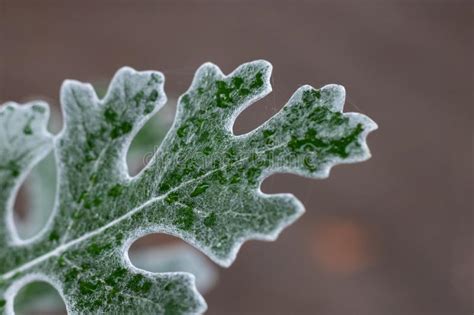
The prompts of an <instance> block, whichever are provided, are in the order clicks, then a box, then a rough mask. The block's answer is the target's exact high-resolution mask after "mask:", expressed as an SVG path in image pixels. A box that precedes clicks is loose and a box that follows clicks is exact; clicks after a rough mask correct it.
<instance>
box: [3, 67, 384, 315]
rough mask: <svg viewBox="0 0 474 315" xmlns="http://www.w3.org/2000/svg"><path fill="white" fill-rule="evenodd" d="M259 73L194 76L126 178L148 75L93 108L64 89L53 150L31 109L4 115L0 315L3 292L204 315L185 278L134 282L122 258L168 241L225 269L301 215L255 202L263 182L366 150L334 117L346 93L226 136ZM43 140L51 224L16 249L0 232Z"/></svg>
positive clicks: (284, 200)
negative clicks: (49, 160) (153, 146)
mask: <svg viewBox="0 0 474 315" xmlns="http://www.w3.org/2000/svg"><path fill="white" fill-rule="evenodd" d="M270 72H271V65H270V64H269V63H268V62H266V61H261V60H260V61H255V62H250V63H246V64H243V65H242V66H240V67H238V68H237V69H236V70H235V71H233V72H232V73H231V74H230V75H228V76H226V75H224V74H223V73H222V72H221V71H220V69H219V68H218V67H217V66H215V65H213V64H210V63H206V64H204V65H203V66H201V67H200V68H199V69H198V71H197V73H196V75H195V77H194V80H193V82H192V84H191V87H190V88H189V90H188V91H187V92H186V93H185V94H183V95H182V96H181V97H180V99H179V101H178V107H177V113H176V117H175V120H174V123H173V126H172V128H171V130H170V131H169V132H168V134H167V135H166V137H165V139H164V140H163V143H162V144H161V146H160V147H159V149H158V150H157V152H156V153H155V155H154V156H153V158H152V159H151V161H150V163H149V164H148V165H147V167H146V168H145V169H144V170H142V171H141V172H140V173H139V174H138V175H136V176H135V177H130V176H129V175H128V170H127V167H126V162H125V159H126V153H127V149H128V147H129V145H130V142H131V140H132V139H133V136H134V135H135V134H136V133H137V132H138V130H139V129H140V127H141V126H142V125H143V124H144V123H145V121H146V120H147V119H149V118H150V117H151V115H153V114H154V113H155V112H156V111H157V110H158V109H159V108H160V107H161V106H162V105H163V104H164V102H165V100H166V98H165V95H164V92H163V81H164V79H163V76H162V75H161V74H160V73H158V72H152V71H149V72H136V71H135V70H132V69H130V68H122V69H121V70H119V71H118V72H117V74H116V75H115V77H114V79H113V80H112V83H111V84H110V87H109V89H108V92H107V94H106V95H105V97H104V98H103V99H98V97H97V96H96V94H95V92H94V90H93V88H92V86H90V85H88V84H83V83H80V82H77V81H66V82H65V83H64V85H63V87H62V90H61V104H62V108H63V113H64V121H65V127H64V129H63V130H62V132H61V133H60V134H59V135H57V136H55V137H52V136H51V135H49V134H48V133H47V132H46V131H45V125H46V118H47V115H46V113H47V111H46V107H45V106H44V105H41V106H39V107H38V105H36V107H35V105H29V106H26V107H20V106H17V105H7V106H6V107H3V108H2V111H1V113H2V116H0V119H1V120H0V122H1V126H2V128H3V129H4V130H8V132H7V133H6V134H8V136H5V135H0V152H1V154H2V161H3V162H4V165H2V169H1V172H0V184H1V185H2V194H1V195H0V196H1V197H0V205H1V206H0V209H1V210H2V211H3V212H4V214H5V215H3V216H2V217H5V218H6V220H5V222H3V223H2V224H5V226H6V229H4V230H3V229H2V230H0V231H4V232H2V234H1V237H2V239H0V243H1V247H0V275H1V276H0V281H1V282H0V294H1V295H2V296H3V300H0V308H3V309H5V310H6V312H7V313H13V297H14V296H15V294H16V292H17V291H18V290H19V289H20V288H21V287H22V286H23V285H24V284H26V283H28V282H30V281H34V280H43V281H46V282H49V283H51V284H52V285H53V286H54V287H55V288H56V289H57V290H58V291H59V292H60V294H61V296H62V297H63V299H64V301H65V304H66V308H67V309H68V312H70V313H97V312H108V313H130V314H133V313H136V314H149V313H150V314H157V313H158V314H191V313H201V312H203V311H204V310H205V307H206V306H205V303H204V301H203V299H202V297H201V296H200V295H199V293H198V292H197V291H196V289H195V285H194V277H193V276H192V275H190V274H188V273H179V272H178V273H152V272H147V271H144V270H142V269H138V268H136V267H135V266H133V265H132V264H131V263H130V260H129V257H128V249H129V247H130V245H131V244H132V243H133V242H134V241H135V240H136V239H138V238H140V237H142V236H144V235H146V234H149V233H160V232H161V233H167V234H171V235H174V236H177V237H180V238H181V239H183V240H185V241H186V242H188V243H190V244H192V245H193V246H195V247H196V248H198V249H199V250H201V251H202V252H203V253H205V254H206V255H208V256H209V257H210V258H211V259H213V260H214V261H215V262H216V263H218V264H220V265H222V266H229V265H230V264H231V263H232V261H233V260H234V259H235V256H236V254H237V252H238V249H239V248H240V246H241V245H242V243H243V242H245V241H247V240H250V239H261V240H273V239H275V238H276V237H277V235H278V234H279V233H280V232H281V230H282V229H283V228H285V227H286V226H288V225H289V224H291V223H292V222H294V221H295V220H296V219H297V218H298V217H299V216H300V215H301V214H302V213H303V206H302V204H301V203H300V202H299V201H298V200H297V199H296V198H295V197H294V196H293V195H291V194H273V195H268V194H264V193H263V192H262V191H261V190H260V184H261V183H262V181H263V180H264V179H265V178H266V177H268V176H270V175H271V174H273V173H281V172H286V173H295V174H299V175H302V176H306V177H311V178H325V177H327V176H328V175H329V170H330V168H331V167H332V166H334V165H336V164H340V163H352V162H358V161H363V160H366V159H367V158H369V150H368V148H367V145H366V142H365V139H366V136H367V134H368V133H369V132H370V131H372V130H374V129H375V128H376V124H375V123H374V122H373V121H372V120H370V119H369V118H367V117H366V116H364V115H361V114H356V113H346V114H343V113H342V106H343V103H344V96H345V91H344V89H343V88H342V87H341V86H338V85H328V86H325V87H323V88H321V89H314V88H312V87H310V86H303V87H301V88H299V89H298V90H297V91H296V92H295V94H294V95H293V96H292V97H291V99H290V100H289V101H288V103H287V104H286V105H285V106H284V107H283V108H282V110H281V111H280V112H279V113H277V114H276V115H275V116H274V117H272V118H271V119H269V120H268V121H267V122H265V123H264V124H263V125H261V126H260V127H258V128H256V129H255V130H253V131H251V132H249V133H247V134H245V135H240V136H235V135H234V134H233V132H232V125H233V123H234V121H235V118H236V117H237V115H238V114H239V113H240V112H242V111H243V110H244V109H245V108H246V107H248V106H249V105H251V104H252V103H254V102H255V101H256V100H258V99H260V98H262V97H264V96H265V95H267V94H268V93H269V92H270V84H269V81H270ZM35 108H36V110H35ZM39 109H41V110H39ZM28 126H29V127H28ZM25 130H26V132H25ZM52 138H54V150H55V155H56V163H57V167H58V174H59V176H58V192H57V198H56V203H55V207H54V210H53V215H52V219H51V220H50V222H49V224H48V225H47V226H46V228H45V229H44V230H43V231H42V232H40V233H39V234H38V235H36V236H35V237H34V238H32V239H28V240H23V239H20V238H19V237H18V234H17V233H16V231H15V229H14V226H13V224H12V222H11V220H10V219H9V218H11V216H12V209H11V203H12V202H11V201H12V200H13V196H14V192H15V189H16V188H17V187H18V185H19V184H20V183H21V179H22V178H23V177H24V176H25V174H27V171H28V169H29V168H31V166H32V165H34V164H35V163H36V162H37V161H38V160H39V159H40V158H41V157H42V156H44V154H46V153H47V152H48V149H49V147H50V146H51V139H52Z"/></svg>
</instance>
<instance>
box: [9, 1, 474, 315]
mask: <svg viewBox="0 0 474 315" xmlns="http://www.w3.org/2000/svg"><path fill="white" fill-rule="evenodd" d="M473 12H474V9H473V2H471V1H456V0H445V1H436V0H433V1H428V0H419V1H415V0H413V1H409V0H406V1H401V0H400V1H382V0H360V1H355V0H354V1H350V0H345V1H344V0H335V1H322V0H321V1H296V0H294V1H290V0H288V1H263V0H258V1H225V0H224V1H209V0H207V1H206V0H203V1H111V0H108V1H84V0H83V1H60V0H57V1H56V0H43V1H23V0H20V1H18V0H0V36H1V37H0V102H4V101H7V100H15V101H19V102H22V101H26V100H28V99H30V98H42V99H46V100H48V101H49V102H50V103H51V105H52V106H59V105H58V101H57V100H58V91H59V86H60V84H61V82H62V80H64V79H65V78H74V79H78V80H82V81H91V82H96V81H98V80H102V81H103V80H108V79H110V78H111V76H112V75H113V73H114V72H115V71H116V70H117V69H118V68H119V67H121V66H123V65H129V66H132V67H135V68H137V69H143V70H144V69H153V70H160V71H162V72H163V73H164V74H165V76H166V79H167V83H166V91H167V94H168V95H169V96H171V97H173V96H177V95H179V94H180V93H182V92H183V91H184V90H186V89H187V87H188V86H189V84H190V82H191V79H192V76H193V73H194V70H195V69H196V68H197V67H198V66H199V65H200V64H202V63H203V62H205V61H212V62H214V63H216V64H218V65H219V66H221V68H222V69H223V70H224V72H226V73H228V72H230V71H231V70H233V69H234V68H235V67H237V66H238V65H239V64H241V63H243V62H246V61H250V60H253V59H258V58H263V59H267V60H269V61H270V62H272V63H273V65H274V74H273V90H274V92H273V93H272V94H270V95H269V96H268V97H267V98H266V99H265V100H263V101H261V102H259V103H257V104H255V105H254V106H253V107H251V108H250V109H248V110H246V111H245V112H244V113H243V114H242V115H241V116H240V117H239V119H238V121H237V125H236V130H237V132H238V133H243V132H245V131H248V130H251V129H252V128H254V127H255V126H256V125H257V124H258V123H260V122H262V121H264V120H265V119H267V118H268V117H270V116H271V115H272V114H273V113H275V112H276V111H278V110H279V108H280V107H281V106H282V105H283V104H284V103H285V102H286V100H287V99H288V98H289V97H290V95H291V94H292V92H293V91H295V90H296V89H297V88H298V86H300V85H302V84H305V83H308V84H311V85H313V86H316V87H319V86H321V85H324V84H327V83H340V84H343V85H344V86H345V87H346V89H347V92H348V99H347V102H346V111H359V112H362V113H364V114H367V115H369V116H370V117H371V118H373V119H374V120H375V121H376V122H377V123H378V124H379V126H380V129H379V130H378V131H376V132H375V133H373V134H372V135H371V136H370V137H369V146H370V147H371V149H372V154H373V158H372V159H371V160H369V161H368V162H365V163H361V164H356V165H346V166H339V167H336V168H335V169H334V170H333V171H332V174H331V177H330V178H329V179H327V180H324V181H314V180H308V179H303V178H300V177H296V176H289V175H278V176H273V177H272V178H270V179H269V180H267V181H266V182H265V184H264V191H266V192H287V191H290V192H293V193H294V194H295V195H297V196H298V197H299V198H300V199H301V200H302V202H303V203H304V204H305V205H306V209H307V213H306V214H305V215H304V216H303V217H302V218H301V219H300V220H299V221H298V222H297V223H296V224H294V225H293V226H291V227H289V228H288V229H287V230H285V231H284V232H283V233H282V235H281V236H280V238H279V239H278V240H277V241H276V242H274V243H266V242H249V243H247V244H246V245H244V246H243V248H242V250H241V252H240V255H239V256H238V258H237V260H236V262H235V263H234V265H233V266H232V267H231V268H229V269H220V270H219V276H220V279H219V282H218V284H217V286H216V287H215V288H214V289H213V290H212V291H210V293H209V294H207V295H206V296H205V298H206V300H207V302H208V305H209V311H208V313H207V314H212V315H214V314H263V315H267V314H317V315H338V314H344V315H346V314H347V315H349V314H357V315H358V314H363V315H379V314H384V315H385V314H386V315H392V314H394V315H398V314H403V315H412V314H413V315H418V314H419V315H427V314H436V315H438V314H440V315H441V314H443V315H444V314H446V315H461V314H466V315H467V314H472V313H473V311H474V306H473V287H474V286H473V273H474V272H473V263H474V252H473V232H472V223H473V221H472V219H473V216H472V192H473V189H472V188H473V180H472V179H473V172H472V165H473V164H472V161H473V156H472V153H473V150H472V145H473V141H472V108H473V101H474V97H473V87H474V85H473V83H474V79H473V71H474V67H473V59H472V58H473V53H474V49H473V38H474V36H473V35H474V34H473V33H474V31H473V30H474V28H473V21H474V16H473Z"/></svg>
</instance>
